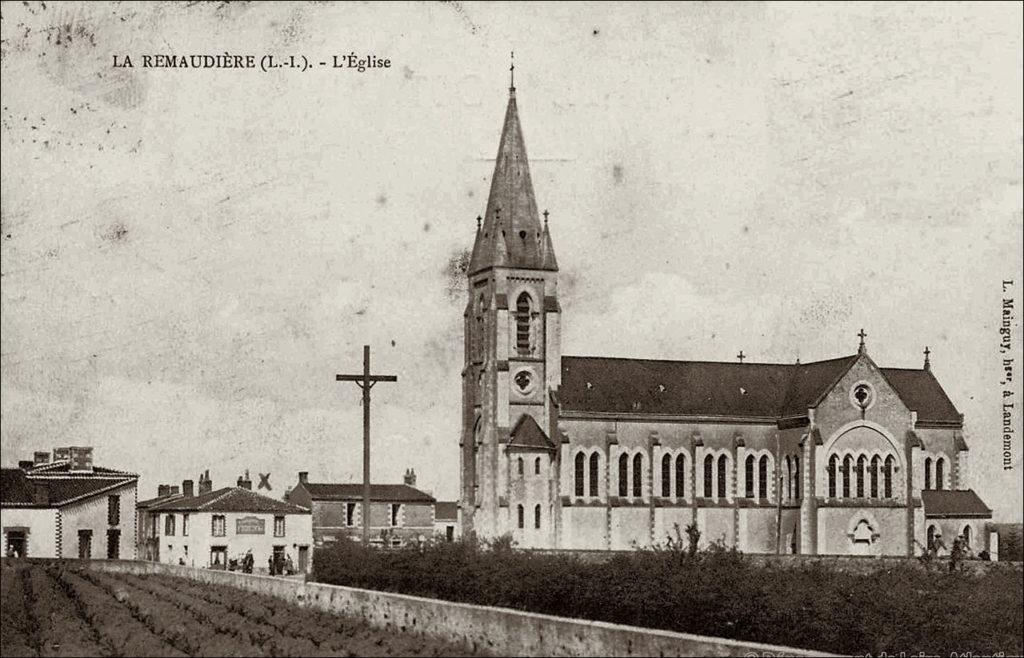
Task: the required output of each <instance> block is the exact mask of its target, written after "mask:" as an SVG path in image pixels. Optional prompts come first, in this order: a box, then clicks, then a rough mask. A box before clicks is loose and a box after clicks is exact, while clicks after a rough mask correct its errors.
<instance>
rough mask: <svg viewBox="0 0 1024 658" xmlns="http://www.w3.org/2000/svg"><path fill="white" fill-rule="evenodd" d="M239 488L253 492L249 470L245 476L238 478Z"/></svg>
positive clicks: (246, 470)
mask: <svg viewBox="0 0 1024 658" xmlns="http://www.w3.org/2000/svg"><path fill="white" fill-rule="evenodd" d="M237 486H239V487H241V488H242V489H248V490H249V491H252V480H250V479H249V469H245V476H244V477H243V476H238V483H237Z"/></svg>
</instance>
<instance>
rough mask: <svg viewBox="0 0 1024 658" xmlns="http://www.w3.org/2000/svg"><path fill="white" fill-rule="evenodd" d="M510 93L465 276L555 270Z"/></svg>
mask: <svg viewBox="0 0 1024 658" xmlns="http://www.w3.org/2000/svg"><path fill="white" fill-rule="evenodd" d="M509 91H510V94H509V99H508V106H507V108H506V109H505V121H504V123H503V125H502V129H501V141H500V143H499V145H498V155H497V156H496V157H495V161H494V173H493V174H492V176H491V191H490V195H489V196H488V198H487V210H486V211H485V214H484V217H483V226H482V227H479V228H478V229H477V234H476V242H475V243H474V245H473V253H472V256H471V257H470V261H469V273H470V274H474V273H476V272H479V271H481V270H485V269H487V268H490V267H522V268H529V269H540V270H557V269H558V265H557V263H556V262H555V252H554V249H553V247H552V244H551V238H550V236H549V235H548V230H547V225H546V222H545V226H544V227H541V223H540V216H539V214H538V213H537V201H536V199H535V197H534V193H533V181H532V180H531V178H530V165H529V161H528V160H527V158H526V143H525V142H524V141H523V129H522V127H521V126H520V125H519V111H518V109H517V107H516V95H515V89H514V88H513V89H510V90H509Z"/></svg>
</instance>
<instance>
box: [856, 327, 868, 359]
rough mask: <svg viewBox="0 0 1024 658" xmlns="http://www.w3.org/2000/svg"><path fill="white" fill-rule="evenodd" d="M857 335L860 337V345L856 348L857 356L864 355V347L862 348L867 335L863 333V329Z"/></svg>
mask: <svg viewBox="0 0 1024 658" xmlns="http://www.w3.org/2000/svg"><path fill="white" fill-rule="evenodd" d="M857 335H858V336H860V345H858V346H857V353H858V354H863V353H864V349H865V347H864V339H865V338H867V337H868V335H867V334H866V333H864V329H863V328H861V330H860V333H858V334H857Z"/></svg>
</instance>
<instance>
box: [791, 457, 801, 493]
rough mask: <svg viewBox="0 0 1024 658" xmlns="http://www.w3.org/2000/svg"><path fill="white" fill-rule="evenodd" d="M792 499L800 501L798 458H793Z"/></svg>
mask: <svg viewBox="0 0 1024 658" xmlns="http://www.w3.org/2000/svg"><path fill="white" fill-rule="evenodd" d="M793 498H796V499H797V500H800V458H799V457H793Z"/></svg>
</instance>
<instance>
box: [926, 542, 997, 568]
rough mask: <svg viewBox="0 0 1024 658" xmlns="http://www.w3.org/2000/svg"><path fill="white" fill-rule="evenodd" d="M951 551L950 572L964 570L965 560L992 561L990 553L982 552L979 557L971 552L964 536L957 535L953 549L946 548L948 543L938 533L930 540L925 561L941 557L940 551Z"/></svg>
mask: <svg viewBox="0 0 1024 658" xmlns="http://www.w3.org/2000/svg"><path fill="white" fill-rule="evenodd" d="M946 550H948V551H949V570H950V571H958V570H960V569H962V564H963V561H964V560H973V559H975V558H977V559H979V560H990V559H991V557H990V556H989V553H988V551H984V550H983V551H981V552H980V553H978V554H977V555H975V554H974V551H973V550H971V545H970V544H969V543H968V542H967V540H966V539H965V538H964V536H963V535H957V537H956V538H955V539H954V540H953V547H952V548H946V543H945V542H943V541H942V534H941V533H936V534H935V536H934V537H931V538H930V539H929V540H928V546H927V550H926V552H925V555H924V557H925V560H927V561H929V562H931V561H932V560H936V559H937V558H938V557H939V551H946Z"/></svg>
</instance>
